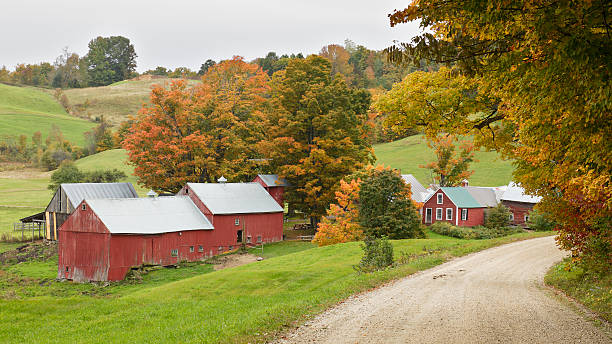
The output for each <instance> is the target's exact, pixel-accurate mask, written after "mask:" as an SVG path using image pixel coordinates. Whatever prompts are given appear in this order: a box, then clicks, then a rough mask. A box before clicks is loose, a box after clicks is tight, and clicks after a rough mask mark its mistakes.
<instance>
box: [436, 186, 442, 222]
mask: <svg viewBox="0 0 612 344" xmlns="http://www.w3.org/2000/svg"><path fill="white" fill-rule="evenodd" d="M436 197H437V198H438V199H437V201H438V204H442V202H444V195H442V193H439V194H437V195H436ZM440 220H442V219H440Z"/></svg>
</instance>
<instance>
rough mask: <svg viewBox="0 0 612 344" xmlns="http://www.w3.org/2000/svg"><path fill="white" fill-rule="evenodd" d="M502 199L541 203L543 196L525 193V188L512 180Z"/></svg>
mask: <svg viewBox="0 0 612 344" xmlns="http://www.w3.org/2000/svg"><path fill="white" fill-rule="evenodd" d="M500 199H501V200H502V201H513V202H523V203H539V202H540V200H542V197H539V196H531V195H527V194H525V189H523V188H522V187H520V186H518V185H517V184H515V183H514V182H510V184H508V187H507V188H506V191H505V192H504V193H503V195H502V196H501V198H500Z"/></svg>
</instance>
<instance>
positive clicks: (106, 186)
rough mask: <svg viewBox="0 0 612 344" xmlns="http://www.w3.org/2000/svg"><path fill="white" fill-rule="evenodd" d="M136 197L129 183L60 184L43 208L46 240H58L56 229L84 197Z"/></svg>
mask: <svg viewBox="0 0 612 344" xmlns="http://www.w3.org/2000/svg"><path fill="white" fill-rule="evenodd" d="M104 198H138V194H136V190H134V186H132V184H131V183H68V184H61V185H60V187H59V188H58V189H57V191H56V192H55V194H53V198H51V201H50V202H49V205H47V208H46V209H45V224H46V233H45V238H46V239H47V240H58V234H57V231H58V229H59V228H60V227H61V225H62V224H63V223H64V221H66V219H67V218H68V216H69V215H70V214H72V213H73V212H74V210H75V209H76V207H77V206H78V205H79V204H80V203H81V202H82V201H83V200H84V199H104Z"/></svg>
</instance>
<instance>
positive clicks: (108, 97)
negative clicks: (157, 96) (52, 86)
mask: <svg viewBox="0 0 612 344" xmlns="http://www.w3.org/2000/svg"><path fill="white" fill-rule="evenodd" d="M171 81H172V79H170V78H160V79H150V80H124V81H120V82H117V83H114V84H112V85H108V86H103V87H88V88H74V89H69V90H65V91H64V93H65V94H66V96H67V97H68V101H69V102H70V105H71V106H75V107H76V108H80V109H82V110H81V111H82V112H84V113H85V114H87V115H88V116H89V117H90V118H93V119H95V118H96V117H100V116H104V118H105V119H106V120H108V121H109V122H110V123H111V124H113V125H115V126H116V125H118V124H120V123H121V122H123V121H125V120H126V119H127V118H128V116H129V115H136V113H138V110H139V109H140V108H141V107H142V104H143V103H148V102H149V97H150V94H151V87H152V86H153V85H156V84H159V85H165V84H170V82H171ZM188 82H189V83H190V84H196V83H198V82H199V81H198V80H189V81H188ZM86 103H88V104H89V105H85V104H86Z"/></svg>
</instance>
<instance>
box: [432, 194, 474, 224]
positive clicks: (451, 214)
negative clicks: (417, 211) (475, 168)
mask: <svg viewBox="0 0 612 344" xmlns="http://www.w3.org/2000/svg"><path fill="white" fill-rule="evenodd" d="M485 208H486V207H485V206H484V205H482V204H480V203H478V201H476V200H475V199H474V197H472V195H470V193H469V192H468V191H467V190H466V189H465V188H463V187H441V188H439V189H438V190H436V192H434V193H433V194H431V195H430V196H429V197H428V198H427V199H426V200H425V203H424V204H423V210H424V211H423V223H424V224H427V225H429V224H433V223H435V222H437V221H445V222H448V223H450V224H453V225H455V226H462V227H472V226H477V225H482V224H484V209H485Z"/></svg>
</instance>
